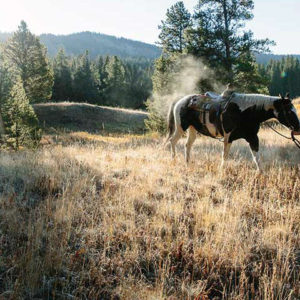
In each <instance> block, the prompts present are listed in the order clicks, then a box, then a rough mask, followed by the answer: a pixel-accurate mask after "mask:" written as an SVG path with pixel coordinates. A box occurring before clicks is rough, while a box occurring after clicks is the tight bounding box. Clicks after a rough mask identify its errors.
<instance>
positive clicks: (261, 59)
mask: <svg viewBox="0 0 300 300" xmlns="http://www.w3.org/2000/svg"><path fill="white" fill-rule="evenodd" d="M286 56H288V55H287V54H264V53H260V54H256V55H255V57H256V61H257V62H258V63H259V64H267V63H268V62H269V61H270V60H281V59H282V58H283V57H286ZM291 56H294V57H296V58H298V59H299V60H300V55H299V54H291Z"/></svg>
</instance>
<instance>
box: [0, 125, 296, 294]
mask: <svg viewBox="0 0 300 300" xmlns="http://www.w3.org/2000/svg"><path fill="white" fill-rule="evenodd" d="M48 141H49V143H50V144H48V145H46V146H44V147H43V148H42V149H40V150H38V151H36V152H29V151H24V152H20V153H2V154H1V156H0V207H1V210H0V251H1V252H0V253H1V256H0V298H1V299H2V298H3V299H5V298H7V299H9V298H10V299H24V298H26V299H33V298H40V299H41V298H42V299H213V298H214V297H215V298H214V299H299V298H300V284H299V275H300V270H299V268H300V225H299V224H300V202H299V199H300V198H299V197H300V177H299V174H300V168H299V163H300V154H299V151H298V150H297V148H296V147H294V146H293V144H291V143H290V142H286V141H285V140H284V139H282V138H280V137H277V136H275V135H274V134H273V133H270V132H269V131H267V130H266V131H264V130H263V131H262V133H261V148H262V161H263V166H264V173H263V174H262V175H260V176H258V175H257V174H256V172H255V168H254V165H253V163H252V161H251V157H250V154H249V149H248V147H247V145H246V143H244V142H236V144H235V145H234V146H233V149H232V151H231V153H232V158H234V159H231V160H230V161H229V162H228V164H227V167H226V168H225V170H224V172H220V171H219V164H220V158H221V155H220V153H221V147H222V144H221V143H218V142H217V141H214V140H212V139H209V138H199V139H198V140H197V142H196V145H195V147H194V149H193V150H194V151H193V158H194V161H193V163H192V164H191V165H190V166H189V167H187V166H186V165H185V163H184V160H183V154H182V152H183V144H184V141H182V142H181V143H180V145H179V155H178V157H177V159H176V160H175V161H172V160H171V158H170V153H169V152H168V151H166V150H164V149H162V148H161V143H162V140H161V139H159V138H155V137H151V136H121V137H101V136H96V135H95V136H92V135H90V134H87V133H84V132H82V133H73V134H70V135H67V134H66V135H65V136H61V137H56V138H54V137H51V138H50V137H49V138H48Z"/></svg>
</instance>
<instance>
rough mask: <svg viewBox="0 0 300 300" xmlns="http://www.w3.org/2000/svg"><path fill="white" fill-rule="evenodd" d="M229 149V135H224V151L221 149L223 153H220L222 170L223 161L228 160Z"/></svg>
mask: <svg viewBox="0 0 300 300" xmlns="http://www.w3.org/2000/svg"><path fill="white" fill-rule="evenodd" d="M230 147H231V143H229V135H225V136H224V149H223V153H222V162H221V168H223V166H224V162H225V160H227V159H228V155H229V150H230Z"/></svg>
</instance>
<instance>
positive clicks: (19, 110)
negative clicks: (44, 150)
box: [2, 80, 41, 150]
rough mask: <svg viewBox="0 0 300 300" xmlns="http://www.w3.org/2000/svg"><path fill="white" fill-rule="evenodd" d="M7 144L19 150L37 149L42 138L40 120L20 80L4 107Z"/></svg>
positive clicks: (14, 86)
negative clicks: (26, 148)
mask: <svg viewBox="0 0 300 300" xmlns="http://www.w3.org/2000/svg"><path fill="white" fill-rule="evenodd" d="M2 112H3V120H4V125H5V129H6V135H7V143H9V144H10V145H11V146H12V147H13V148H14V149H16V150H18V149H19V148H20V146H27V147H35V146H37V145H38V142H39V140H40V138H41V130H40V129H39V126H38V119H37V117H36V115H35V113H34V110H33V108H32V106H31V105H30V104H29V100H28V98H27V96H26V93H25V90H24V88H23V83H22V81H21V80H18V81H17V82H16V83H15V84H14V85H13V87H12V89H11V91H10V95H9V97H8V98H7V99H5V101H4V103H3V105H2Z"/></svg>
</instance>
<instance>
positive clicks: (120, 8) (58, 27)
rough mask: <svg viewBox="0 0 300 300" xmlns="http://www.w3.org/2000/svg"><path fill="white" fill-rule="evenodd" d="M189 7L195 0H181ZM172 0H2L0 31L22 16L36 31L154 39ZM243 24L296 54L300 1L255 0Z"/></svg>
mask: <svg viewBox="0 0 300 300" xmlns="http://www.w3.org/2000/svg"><path fill="white" fill-rule="evenodd" d="M183 1H184V3H185V6H186V8H187V9H188V10H189V11H190V12H193V8H194V6H195V5H196V4H197V0H183ZM176 2H177V1H176V0H0V3H1V10H0V31H1V32H11V31H14V30H16V29H17V27H18V25H19V23H20V21H21V20H24V21H25V22H26V23H27V24H28V27H29V29H30V30H31V32H33V33H35V34H41V33H53V34H69V33H74V32H80V31H94V32H100V33H104V34H109V35H115V36H118V37H125V38H129V39H133V40H138V41H142V42H146V43H151V44H154V43H155V42H156V41H157V40H158V34H159V30H158V28H157V27H158V25H159V24H160V23H161V20H163V19H165V14H166V11H167V9H168V8H169V7H170V6H171V5H173V4H174V3H176ZM254 3H255V9H254V11H253V13H254V19H253V20H252V21H250V22H248V25H247V28H249V29H251V30H252V31H253V32H254V37H255V38H266V37H268V38H270V39H273V40H274V41H275V42H276V44H277V45H276V46H275V47H272V48H271V50H272V52H273V53H275V54H300V39H299V32H300V18H299V13H300V0H255V1H254Z"/></svg>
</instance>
